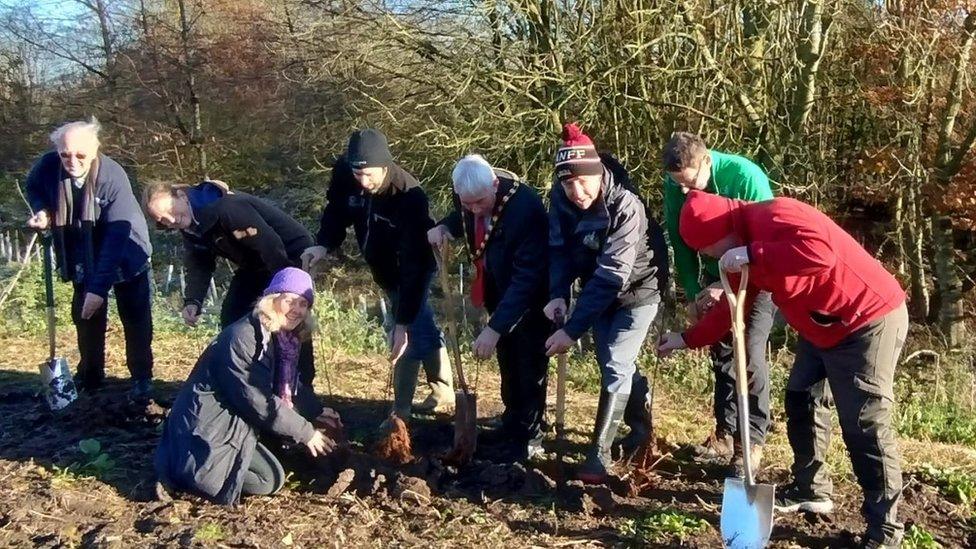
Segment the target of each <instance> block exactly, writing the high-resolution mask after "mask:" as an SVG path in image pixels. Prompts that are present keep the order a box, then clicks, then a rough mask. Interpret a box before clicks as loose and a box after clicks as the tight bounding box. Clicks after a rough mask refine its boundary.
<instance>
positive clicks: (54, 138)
mask: <svg viewBox="0 0 976 549" xmlns="http://www.w3.org/2000/svg"><path fill="white" fill-rule="evenodd" d="M101 129H102V125H101V124H99V123H98V119H97V118H95V117H94V116H92V117H91V118H89V119H88V120H76V121H74V122H68V123H67V124H63V125H61V126H58V128H57V129H56V130H54V131H53V132H51V135H50V136H49V138H50V139H51V144H52V145H54V147H55V148H60V147H61V145H63V144H64V136H65V135H66V134H67V133H68V132H70V131H72V130H81V131H84V132H87V133H88V134H89V135H91V137H92V139H94V140H95V144H96V145H98V144H99V141H98V132H99V131H101Z"/></svg>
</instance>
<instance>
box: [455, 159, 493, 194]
mask: <svg viewBox="0 0 976 549" xmlns="http://www.w3.org/2000/svg"><path fill="white" fill-rule="evenodd" d="M451 179H453V180H454V192H456V193H458V195H462V196H480V195H483V194H485V193H486V191H488V190H489V189H494V185H495V171H494V170H493V169H492V168H491V164H489V163H488V161H487V160H485V157H483V156H481V155H480V154H469V155H468V156H465V157H464V158H462V159H461V160H458V162H457V165H455V166H454V171H453V172H451Z"/></svg>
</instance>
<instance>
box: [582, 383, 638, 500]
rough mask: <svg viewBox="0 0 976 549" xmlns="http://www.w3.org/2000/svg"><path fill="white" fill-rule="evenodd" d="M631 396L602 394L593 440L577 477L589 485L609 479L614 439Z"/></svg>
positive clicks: (604, 392) (603, 392)
mask: <svg viewBox="0 0 976 549" xmlns="http://www.w3.org/2000/svg"><path fill="white" fill-rule="evenodd" d="M629 396H630V395H626V394H621V393H608V392H606V391H601V392H600V404H599V406H598V407H597V410H596V423H595V424H594V426H593V440H591V441H590V450H589V452H588V453H587V454H586V461H584V462H583V465H581V466H580V468H579V471H578V473H577V475H576V476H577V477H578V478H579V479H580V480H582V481H583V482H585V483H587V484H600V483H602V482H604V481H605V480H606V479H607V471H608V468H609V467H610V465H611V463H612V461H613V459H612V457H611V455H610V451H611V448H612V446H613V439H614V437H615V436H617V428H618V427H620V420H621V419H623V416H624V409H625V408H626V407H627V399H628V397H629Z"/></svg>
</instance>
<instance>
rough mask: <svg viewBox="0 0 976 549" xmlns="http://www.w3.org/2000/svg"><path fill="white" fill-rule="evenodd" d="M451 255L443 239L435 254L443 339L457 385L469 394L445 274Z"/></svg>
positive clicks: (451, 299) (452, 302)
mask: <svg viewBox="0 0 976 549" xmlns="http://www.w3.org/2000/svg"><path fill="white" fill-rule="evenodd" d="M450 257H451V245H450V243H449V242H448V241H447V240H446V239H445V240H444V242H443V243H442V244H441V247H440V254H439V255H438V256H437V271H438V276H439V277H440V280H441V290H442V291H443V292H444V313H445V314H444V316H445V317H447V323H446V324H445V326H444V332H445V335H446V337H445V339H446V342H447V345H448V347H450V350H451V358H452V359H453V362H454V370H455V371H456V372H457V375H458V385H460V386H461V391H462V392H463V393H464V394H465V395H468V394H471V393H470V391H469V390H468V382H467V380H466V379H465V377H464V367H463V366H462V365H461V348H460V347H459V346H458V332H457V311H456V310H455V303H454V291H453V288H452V287H451V281H450V279H449V278H448V275H447V265H448V261H449V260H450Z"/></svg>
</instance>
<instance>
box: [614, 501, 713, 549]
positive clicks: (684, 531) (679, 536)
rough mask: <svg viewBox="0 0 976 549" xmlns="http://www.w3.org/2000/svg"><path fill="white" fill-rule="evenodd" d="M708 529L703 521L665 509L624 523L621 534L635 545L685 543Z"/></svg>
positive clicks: (706, 523)
mask: <svg viewBox="0 0 976 549" xmlns="http://www.w3.org/2000/svg"><path fill="white" fill-rule="evenodd" d="M707 529H708V522H706V521H705V520H704V519H700V518H698V517H694V516H692V515H689V514H687V513H683V512H681V511H679V510H677V509H671V508H665V509H659V510H657V511H652V512H650V513H648V514H646V515H644V516H643V517H640V518H638V519H629V520H626V521H624V523H623V525H622V526H621V529H620V530H621V533H622V534H623V535H625V536H627V537H629V538H631V539H632V540H633V541H634V543H635V544H638V545H639V544H644V543H667V542H674V541H685V540H687V539H689V538H691V537H693V536H696V535H698V534H701V533H702V532H704V531H705V530H707Z"/></svg>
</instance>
